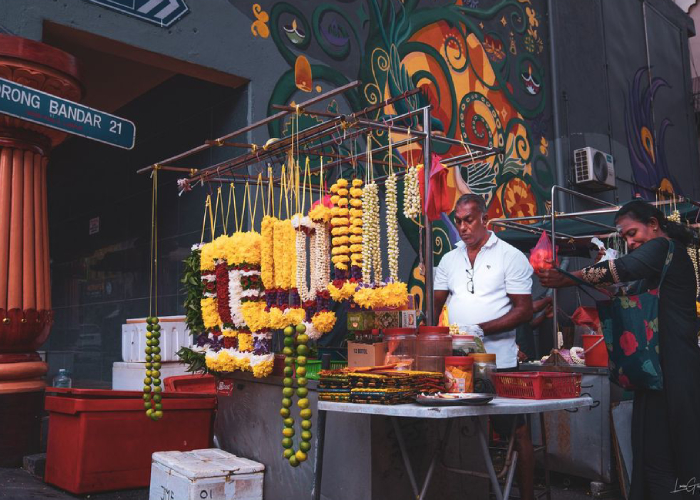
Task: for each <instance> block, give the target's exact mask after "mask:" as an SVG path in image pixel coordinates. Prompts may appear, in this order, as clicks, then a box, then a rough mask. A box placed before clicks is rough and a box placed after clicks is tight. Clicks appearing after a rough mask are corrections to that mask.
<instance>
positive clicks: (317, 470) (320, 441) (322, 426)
mask: <svg viewBox="0 0 700 500" xmlns="http://www.w3.org/2000/svg"><path fill="white" fill-rule="evenodd" d="M330 367H331V355H330V354H324V355H323V357H322V358H321V369H322V370H328V369H329V368H330ZM316 425H318V432H317V433H316V447H315V449H314V484H313V487H312V488H311V500H321V480H322V479H323V447H324V446H325V444H326V411H325V410H319V411H318V417H317V419H316Z"/></svg>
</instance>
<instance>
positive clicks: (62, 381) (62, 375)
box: [53, 368, 73, 388]
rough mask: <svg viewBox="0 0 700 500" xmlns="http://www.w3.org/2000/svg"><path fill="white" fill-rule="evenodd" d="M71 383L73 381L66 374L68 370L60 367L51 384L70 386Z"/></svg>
mask: <svg viewBox="0 0 700 500" xmlns="http://www.w3.org/2000/svg"><path fill="white" fill-rule="evenodd" d="M72 384H73V381H72V380H71V379H70V377H69V376H68V370H66V369H65V368H61V369H60V370H58V375H56V376H55V377H54V378H53V386H54V387H67V388H70V387H71V385H72Z"/></svg>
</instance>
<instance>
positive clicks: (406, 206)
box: [403, 166, 420, 219]
mask: <svg viewBox="0 0 700 500" xmlns="http://www.w3.org/2000/svg"><path fill="white" fill-rule="evenodd" d="M403 215H404V217H406V218H407V219H413V218H415V217H418V216H420V184H419V183H418V167H416V166H410V167H408V170H407V171H406V175H405V176H404V179H403Z"/></svg>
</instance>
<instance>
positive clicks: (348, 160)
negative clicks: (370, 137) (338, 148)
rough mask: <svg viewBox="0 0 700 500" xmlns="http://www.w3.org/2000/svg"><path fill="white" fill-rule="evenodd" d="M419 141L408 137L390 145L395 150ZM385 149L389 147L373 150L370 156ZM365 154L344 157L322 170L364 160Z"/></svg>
mask: <svg viewBox="0 0 700 500" xmlns="http://www.w3.org/2000/svg"><path fill="white" fill-rule="evenodd" d="M419 140H420V138H418V137H409V138H408V139H404V140H403V141H399V142H395V143H392V145H391V147H392V148H397V147H401V146H406V145H407V144H411V143H412V142H416V141H419ZM387 149H389V145H388V144H387V145H385V146H379V147H378V148H375V149H373V150H372V151H371V153H372V154H375V153H381V152H382V151H386V150H387ZM367 154H368V153H367V152H366V151H365V152H363V153H358V154H356V155H352V156H347V157H345V158H344V159H342V160H338V161H334V162H332V163H329V164H328V165H324V166H323V168H324V169H326V168H327V169H329V170H330V169H332V168H333V167H337V166H338V165H340V164H341V163H351V162H352V161H354V160H359V159H360V158H365V157H366V156H367ZM372 161H373V162H374V160H372Z"/></svg>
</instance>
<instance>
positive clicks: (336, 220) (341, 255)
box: [331, 178, 350, 276]
mask: <svg viewBox="0 0 700 500" xmlns="http://www.w3.org/2000/svg"><path fill="white" fill-rule="evenodd" d="M347 187H348V181H347V179H342V178H341V179H338V181H337V182H336V183H335V184H333V185H332V186H331V193H333V196H331V201H332V202H333V205H334V207H333V208H332V209H331V216H332V218H331V227H332V229H331V235H332V236H333V239H332V240H331V243H332V245H333V248H332V250H331V255H332V257H331V261H332V262H333V266H334V267H335V269H336V270H338V271H340V272H341V273H342V274H343V276H344V275H345V272H346V271H348V269H349V265H348V263H349V262H350V256H349V254H350V247H349V245H348V243H349V242H350V239H349V238H348V234H349V233H350V227H349V226H350V219H349V218H348V193H349V191H348V189H347ZM341 213H343V214H345V215H341Z"/></svg>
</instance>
